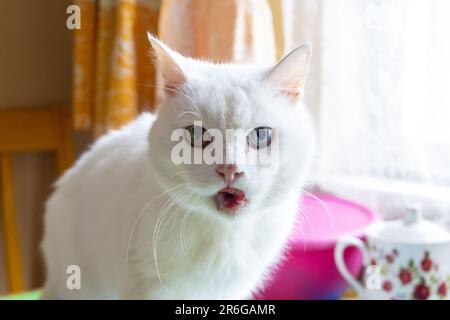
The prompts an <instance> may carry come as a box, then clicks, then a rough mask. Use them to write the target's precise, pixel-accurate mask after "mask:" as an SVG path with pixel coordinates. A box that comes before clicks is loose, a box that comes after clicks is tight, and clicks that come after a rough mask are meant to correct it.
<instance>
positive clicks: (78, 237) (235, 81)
mask: <svg viewBox="0 0 450 320" xmlns="http://www.w3.org/2000/svg"><path fill="white" fill-rule="evenodd" d="M149 39H150V41H151V43H152V46H153V48H154V49H155V52H156V57H157V61H158V64H159V70H160V71H161V73H162V76H163V79H164V89H165V98H164V100H163V101H162V103H161V105H160V107H159V111H158V115H157V116H156V117H155V116H153V115H151V114H149V113H145V114H143V115H141V116H140V117H139V118H137V119H136V120H134V121H133V122H131V123H130V124H128V125H126V126H125V127H123V128H122V129H120V130H114V131H111V132H110V133H108V134H107V135H105V136H103V137H102V138H100V139H99V140H98V141H97V142H96V143H95V144H94V145H93V146H92V148H91V149H90V150H89V151H88V152H86V153H85V154H84V155H83V156H82V157H81V158H80V159H79V160H78V161H77V163H76V164H75V166H74V167H73V168H71V169H70V170H69V171H67V172H66V174H64V176H63V177H62V178H61V179H60V180H59V181H58V182H57V183H56V190H55V192H54V193H53V195H52V196H51V198H50V199H49V200H48V202H47V207H46V210H47V212H46V215H45V237H44V241H43V243H42V248H43V251H44V256H45V261H46V266H47V280H46V283H45V288H44V294H43V298H47V299H91V298H95V299H135V298H138V299H245V298H251V297H252V293H254V292H255V291H256V290H258V289H259V288H260V287H261V286H262V285H263V283H264V280H265V279H266V278H267V276H268V275H269V272H270V270H271V268H272V267H273V266H274V265H275V264H276V263H277V262H278V261H279V259H280V258H281V257H282V253H283V249H284V248H285V246H286V240H287V238H288V236H289V233H290V231H291V229H292V227H293V224H294V220H295V215H296V212H297V210H298V209H297V204H298V200H299V196H300V191H301V187H302V184H303V183H304V182H305V179H306V177H307V174H308V171H309V167H310V164H311V162H312V157H313V148H314V137H313V127H312V121H311V119H310V117H309V115H308V113H307V110H306V109H305V108H304V106H302V103H301V97H302V95H303V87H304V83H305V77H306V72H307V68H308V64H309V60H310V55H311V50H310V49H309V47H308V46H302V47H299V48H297V49H295V50H294V51H292V52H291V53H290V54H289V55H288V56H286V57H285V58H284V59H283V60H282V61H281V62H280V63H278V64H277V65H276V66H271V67H258V66H243V65H239V66H238V65H232V64H212V63H208V62H204V61H197V60H193V59H189V58H186V57H183V56H181V55H180V54H178V53H176V52H174V51H173V50H171V49H170V48H168V47H167V46H166V45H164V44H163V43H161V42H160V41H158V40H157V39H155V38H154V37H152V36H151V35H149ZM194 121H202V124H203V127H204V128H206V129H210V128H216V129H219V130H220V131H222V132H225V130H226V129H245V130H248V140H245V143H247V142H248V143H249V144H250V147H249V148H247V149H246V150H247V151H246V152H253V153H258V152H261V151H262V149H264V148H267V147H268V146H264V145H262V142H261V146H260V148H259V149H258V148H257V147H256V146H257V144H258V143H259V142H258V141H257V140H258V139H259V138H260V136H259V135H258V134H256V131H255V130H253V129H254V128H263V130H264V131H263V133H262V134H261V136H264V137H266V138H267V137H269V140H270V138H272V139H273V140H274V141H272V144H275V143H277V144H278V147H279V163H278V167H277V168H276V170H275V171H274V172H271V173H267V172H264V169H263V168H262V167H259V166H258V165H255V164H249V163H239V164H237V163H233V162H232V159H231V158H230V157H228V156H226V157H227V161H228V160H230V161H231V162H228V163H227V164H225V165H224V164H205V163H203V164H179V165H176V164H174V162H173V161H172V158H171V152H172V149H173V147H174V145H176V144H179V143H180V142H177V141H171V134H172V132H173V131H174V130H175V129H179V128H188V129H189V128H192V127H190V126H192V125H193V122H194ZM271 128H273V130H275V129H276V130H277V132H278V134H277V135H275V134H274V133H273V132H272V129H271ZM271 135H273V136H271ZM194 139H198V136H197V137H195V136H194ZM255 139H256V140H255ZM255 141H256V142H255ZM266 141H267V139H266ZM181 143H185V144H186V145H187V146H188V147H189V148H192V149H195V148H198V145H194V146H190V145H189V141H188V139H186V140H183V141H182V142H181ZM201 143H202V141H201V135H200V148H201ZM269 143H270V141H269ZM223 151H224V154H225V155H227V152H228V151H229V150H228V144H225V147H224V150H223ZM230 154H231V152H230ZM71 265H76V266H79V268H80V271H81V274H80V276H81V277H80V280H81V282H80V288H79V289H77V288H76V287H75V288H73V287H72V286H70V282H71V281H72V280H74V278H73V277H71V274H70V272H69V274H68V267H69V266H71ZM69 271H70V269H69ZM72 276H77V274H73V275H72ZM68 279H69V281H67V280H68ZM67 282H69V286H68V285H67Z"/></svg>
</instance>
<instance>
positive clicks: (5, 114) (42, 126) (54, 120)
mask: <svg viewBox="0 0 450 320" xmlns="http://www.w3.org/2000/svg"><path fill="white" fill-rule="evenodd" d="M71 123H72V122H71V120H70V113H69V112H68V110H66V109H65V108H39V107H36V108H15V109H3V108H2V109H0V205H1V207H0V218H1V219H2V222H3V223H2V225H3V229H4V230H0V231H2V232H0V234H3V241H4V245H5V250H4V251H5V260H4V261H5V267H6V272H7V279H8V288H9V291H10V292H20V291H23V290H24V274H23V269H22V263H21V251H20V242H19V232H18V225H17V215H16V205H15V188H14V177H13V171H12V169H13V167H12V166H13V164H12V156H13V154H15V153H21V152H39V151H53V152H55V153H56V157H57V165H58V168H57V170H58V173H59V174H62V173H63V172H64V170H65V169H67V168H69V167H70V166H71V164H72V162H73V140H72V139H73V135H72V125H71Z"/></svg>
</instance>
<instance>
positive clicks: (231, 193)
mask: <svg viewBox="0 0 450 320" xmlns="http://www.w3.org/2000/svg"><path fill="white" fill-rule="evenodd" d="M219 193H220V194H222V195H223V204H224V205H225V206H226V207H227V208H234V207H237V206H239V205H241V204H242V203H243V202H244V201H245V193H244V192H243V191H241V190H238V189H234V188H223V189H221V190H219Z"/></svg>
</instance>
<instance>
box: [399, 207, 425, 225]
mask: <svg viewBox="0 0 450 320" xmlns="http://www.w3.org/2000/svg"><path fill="white" fill-rule="evenodd" d="M407 210H408V212H407V214H406V216H405V218H404V219H403V222H404V224H405V225H407V226H410V225H413V224H416V223H418V222H419V221H421V220H422V219H423V214H422V209H421V207H420V205H419V204H414V205H411V206H409V207H408V208H407Z"/></svg>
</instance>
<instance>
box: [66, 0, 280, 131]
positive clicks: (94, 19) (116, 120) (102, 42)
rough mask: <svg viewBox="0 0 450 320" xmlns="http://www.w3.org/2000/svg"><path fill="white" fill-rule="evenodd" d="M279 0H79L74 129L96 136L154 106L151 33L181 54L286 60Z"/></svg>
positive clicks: (217, 58) (241, 60)
mask: <svg viewBox="0 0 450 320" xmlns="http://www.w3.org/2000/svg"><path fill="white" fill-rule="evenodd" d="M281 1H282V0H162V1H161V0H77V1H76V3H77V4H78V5H79V6H80V8H81V29H80V30H76V33H75V49H74V50H75V53H74V56H75V58H74V60H75V62H74V70H75V71H74V78H75V79H74V125H75V128H76V129H84V130H85V129H90V130H93V132H94V134H96V135H99V134H102V133H104V132H105V131H107V130H108V129H111V128H117V127H119V126H121V125H123V124H125V123H126V122H128V121H130V120H131V119H133V118H134V117H135V116H136V115H137V114H138V113H139V112H140V111H142V110H153V109H154V107H155V105H156V102H157V101H156V98H157V97H155V87H156V84H157V82H158V81H157V80H156V79H155V70H154V69H153V66H152V63H151V60H150V50H151V48H150V44H149V42H148V40H147V35H146V34H147V31H150V32H152V33H154V34H158V35H159V36H160V37H161V38H162V40H163V41H165V42H167V43H168V44H169V45H170V46H172V47H173V48H174V49H176V50H178V51H180V52H181V53H183V54H185V55H188V56H193V57H200V58H208V59H212V60H214V61H233V62H238V63H248V62H249V63H271V62H274V61H275V59H276V57H279V56H280V55H281V51H282V48H281V46H282V35H281V34H280V32H281V29H282V28H281V18H280V17H281V12H280V10H281V9H280V2H281Z"/></svg>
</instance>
